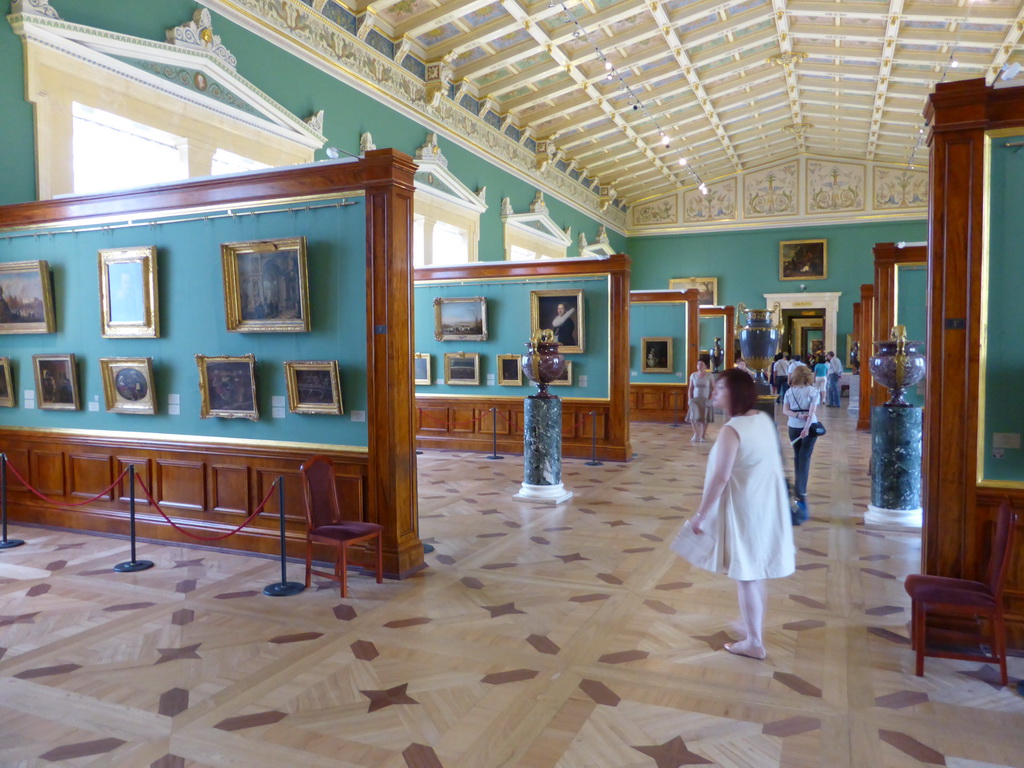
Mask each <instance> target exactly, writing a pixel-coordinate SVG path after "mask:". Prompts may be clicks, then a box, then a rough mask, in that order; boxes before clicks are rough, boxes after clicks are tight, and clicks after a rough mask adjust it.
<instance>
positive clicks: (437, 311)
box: [434, 296, 487, 341]
mask: <svg viewBox="0 0 1024 768" xmlns="http://www.w3.org/2000/svg"><path fill="white" fill-rule="evenodd" d="M445 304H479V305H480V329H481V332H480V333H445V332H444V330H443V328H442V325H441V321H442V317H441V315H442V314H443V313H444V309H443V307H444V305H445ZM434 338H435V339H436V340H437V341H487V299H485V298H484V297H483V296H466V297H457V298H449V297H445V296H438V297H437V298H435V299H434Z"/></svg>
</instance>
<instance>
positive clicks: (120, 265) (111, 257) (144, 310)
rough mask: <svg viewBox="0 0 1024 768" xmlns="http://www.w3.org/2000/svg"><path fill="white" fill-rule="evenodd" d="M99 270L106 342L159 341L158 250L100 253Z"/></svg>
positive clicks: (122, 249) (125, 250)
mask: <svg viewBox="0 0 1024 768" xmlns="http://www.w3.org/2000/svg"><path fill="white" fill-rule="evenodd" d="M99 268H100V329H101V333H102V335H103V338H105V339H152V338H156V337H158V336H159V335H160V310H159V298H158V297H159V294H158V292H157V269H156V246H152V245H150V246H146V247H142V248H108V249H104V250H101V251H100V252H99ZM108 410H109V409H108Z"/></svg>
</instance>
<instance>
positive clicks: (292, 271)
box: [220, 237, 310, 333]
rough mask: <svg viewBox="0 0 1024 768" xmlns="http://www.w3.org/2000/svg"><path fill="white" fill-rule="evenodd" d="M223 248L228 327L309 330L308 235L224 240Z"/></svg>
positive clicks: (240, 330)
mask: <svg viewBox="0 0 1024 768" xmlns="http://www.w3.org/2000/svg"><path fill="white" fill-rule="evenodd" d="M220 253H221V265H222V268H223V271H224V314H225V317H226V321H227V328H228V330H229V331H234V332H237V333H305V332H307V331H309V327H310V324H309V282H308V279H307V277H306V271H307V270H306V238H305V237H285V238H280V239H277V240H259V241H252V242H244V243H224V244H222V245H221V247H220Z"/></svg>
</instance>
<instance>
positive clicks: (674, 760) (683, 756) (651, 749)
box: [633, 736, 712, 768]
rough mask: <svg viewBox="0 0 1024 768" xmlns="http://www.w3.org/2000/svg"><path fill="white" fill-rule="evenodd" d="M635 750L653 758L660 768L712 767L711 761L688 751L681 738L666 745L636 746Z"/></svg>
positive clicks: (671, 740) (670, 740) (676, 738)
mask: <svg viewBox="0 0 1024 768" xmlns="http://www.w3.org/2000/svg"><path fill="white" fill-rule="evenodd" d="M633 749H635V750H636V751H637V752H642V753H643V754H645V755H647V756H648V757H650V758H653V759H654V762H655V764H656V765H657V766H658V768H679V767H680V766H682V765H712V761H711V760H708V759H707V758H706V757H702V756H701V755H698V754H695V753H693V752H691V751H690V750H689V749H687V748H686V744H685V742H683V740H682V739H681V738H680V737H679V736H676V737H675V738H674V739H669V740H668V741H666V742H665V743H664V744H654V745H650V746H643V747H637V746H634V747H633Z"/></svg>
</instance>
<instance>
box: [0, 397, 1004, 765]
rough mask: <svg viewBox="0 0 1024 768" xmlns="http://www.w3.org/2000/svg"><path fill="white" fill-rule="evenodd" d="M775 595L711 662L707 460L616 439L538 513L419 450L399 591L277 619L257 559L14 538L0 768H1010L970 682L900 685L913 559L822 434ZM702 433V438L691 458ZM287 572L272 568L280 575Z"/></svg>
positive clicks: (288, 604)
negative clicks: (689, 533) (135, 555)
mask: <svg viewBox="0 0 1024 768" xmlns="http://www.w3.org/2000/svg"><path fill="white" fill-rule="evenodd" d="M824 419H825V420H826V424H827V426H828V427H829V434H828V436H827V437H825V438H822V439H821V440H819V441H818V447H817V449H816V451H815V456H814V465H813V468H812V476H811V491H812V492H811V494H810V497H809V501H810V503H811V505H812V509H811V512H812V516H813V517H812V520H811V521H810V522H809V523H807V524H806V525H804V526H803V527H801V528H800V529H798V530H797V533H796V538H797V545H798V547H799V552H798V564H799V570H798V571H797V573H796V574H795V575H794V576H792V577H791V578H788V579H784V580H780V581H774V582H771V583H770V606H769V613H768V617H767V625H766V644H767V647H768V651H769V656H768V660H767V661H765V662H758V661H754V660H751V659H743V658H738V657H735V656H730V655H729V654H727V653H726V652H725V651H723V650H722V644H723V643H724V642H728V641H729V639H730V637H735V636H736V634H735V629H734V627H733V625H734V622H735V617H736V603H735V594H734V590H733V585H732V583H731V582H730V581H729V580H728V579H726V578H724V577H721V576H715V575H711V574H707V573H702V572H694V571H693V570H691V569H690V568H689V566H688V565H686V564H685V563H683V562H681V561H680V560H678V558H676V557H675V556H674V555H672V553H671V552H669V551H668V549H667V544H668V542H669V541H670V540H671V538H672V537H673V535H674V534H675V532H676V531H677V530H678V528H679V525H680V524H681V522H682V519H683V517H684V516H685V515H686V514H687V513H688V512H689V511H691V510H692V509H693V507H694V505H695V503H696V500H697V498H698V496H699V493H700V486H701V481H702V478H703V469H704V463H705V457H706V454H707V452H708V451H709V449H710V447H711V443H710V442H709V443H707V444H703V445H697V444H694V443H691V442H689V437H690V435H689V430H687V429H685V428H681V429H672V428H671V427H668V426H654V425H640V426H637V425H634V428H633V444H634V450H635V451H636V452H637V454H638V455H637V457H636V459H635V460H634V461H633V462H632V463H630V464H628V465H615V464H605V465H604V466H603V467H598V468H591V467H586V466H584V465H583V462H582V461H567V462H566V465H565V470H566V472H565V481H566V485H567V486H568V487H570V488H571V489H572V490H574V491H575V492H576V494H577V495H576V497H575V498H574V499H573V500H572V501H571V502H569V503H568V504H565V505H562V506H560V507H557V508H553V509H552V508H543V507H534V506H530V505H526V504H522V503H519V502H516V501H513V500H512V499H511V495H512V493H514V492H515V490H516V488H517V485H518V482H519V480H521V478H522V463H521V461H519V460H518V459H517V458H514V457H509V458H506V459H505V460H504V461H487V460H485V459H484V458H483V457H482V456H478V455H472V454H458V453H440V452H427V453H425V454H424V455H423V456H421V457H420V461H421V464H420V498H421V502H420V514H421V520H422V523H421V530H422V535H423V536H424V537H425V539H426V540H427V541H429V542H431V543H433V544H434V546H435V547H436V551H435V552H434V553H433V554H431V555H428V563H429V565H430V567H429V568H428V569H426V570H425V571H423V572H422V573H421V574H420V575H419V576H418V577H416V578H412V579H409V580H406V581H404V582H386V583H385V584H383V585H379V586H378V585H376V584H374V583H373V580H372V578H370V577H365V576H361V575H355V574H353V575H352V577H351V578H350V580H349V588H350V595H351V598H350V599H346V600H341V599H339V598H338V595H337V588H336V585H334V584H331V583H324V584H323V585H322V588H320V589H314V590H311V591H307V592H306V593H304V594H303V595H301V596H298V597H292V598H268V597H264V596H262V595H261V594H260V593H259V592H260V590H261V589H262V587H263V586H264V585H266V584H268V583H271V582H273V581H276V580H277V578H278V575H277V574H278V572H277V570H276V568H277V566H276V565H275V564H274V562H272V561H268V560H263V559H256V558H250V557H245V556H241V555H234V554H225V553H220V552H215V551H211V550H203V549H190V548H186V547H178V546H158V545H144V546H142V547H141V548H140V556H141V557H145V558H148V559H151V560H154V561H155V562H156V564H157V567H156V568H154V569H152V570H150V571H145V572H141V573H136V574H116V575H115V574H113V573H112V572H111V571H110V567H111V565H113V564H114V563H116V562H119V561H120V560H123V559H125V543H124V542H123V541H120V540H115V539H110V538H101V537H96V536H87V535H77V534H71V533H66V532H53V531H48V530H43V529H38V528H29V527H20V526H15V528H14V531H13V533H15V534H17V535H18V536H19V537H21V538H24V539H26V540H28V542H29V543H28V544H27V545H26V546H24V547H21V548H19V549H16V550H10V551H7V552H2V553H0V600H2V608H0V765H2V766H4V768H12V767H13V766H37V765H39V766H51V765H68V766H103V767H104V768H144V767H145V766H155V767H156V768H175V767H177V766H257V767H262V766H302V767H303V768H314V767H318V766H353V767H355V766H359V767H361V768H370V767H372V768H437V766H444V767H445V768H499V766H500V767H501V768H513V767H516V766H519V767H521V768H556V767H557V768H649V767H652V766H654V767H656V768H676V767H677V766H683V765H712V766H753V767H755V768H767V767H768V766H784V767H785V768H796V767H797V766H823V765H827V766H829V768H843V767H844V766H872V768H898V767H902V766H919V765H946V766H954V767H957V768H968V767H970V768H991V767H992V766H1022V765H1024V741H1022V737H1021V733H1022V732H1024V727H1022V726H1024V699H1021V697H1020V696H1018V695H1017V694H1016V692H1015V688H1014V687H1013V681H1015V680H1017V679H1019V678H1020V677H1021V676H1022V675H1024V660H1021V659H1011V663H1010V674H1011V677H1012V678H1013V681H1012V682H1011V687H1010V688H1002V687H1000V686H999V685H998V682H997V675H996V672H995V670H994V668H993V667H991V666H986V665H981V664H977V663H970V662H957V661H945V660H941V659H928V662H927V665H926V673H927V674H926V676H925V677H924V678H917V677H915V676H914V675H913V658H912V654H911V651H910V648H909V645H908V640H907V637H908V632H907V621H908V619H909V615H908V601H907V598H906V596H905V594H904V591H903V587H902V581H903V578H904V576H906V575H907V574H909V573H913V572H916V570H917V568H918V562H919V556H920V548H919V541H918V537H916V536H913V535H908V534H903V533H890V532H885V531H873V530H865V529H864V528H863V526H861V525H860V524H859V521H860V519H861V516H862V513H863V510H864V508H865V505H866V502H867V497H868V493H869V484H868V478H867V476H866V473H865V468H866V465H867V453H868V450H869V439H868V437H867V436H866V435H864V434H858V433H855V432H854V431H853V419H852V418H851V417H850V416H849V415H848V414H847V412H846V409H845V407H844V408H843V409H842V410H841V411H834V410H832V411H827V412H826V413H825V414H824ZM716 429H717V425H716V426H713V427H712V430H711V433H710V435H711V437H714V435H715V433H716ZM299 575H300V568H299V566H297V565H293V566H292V567H291V577H292V578H298V577H299Z"/></svg>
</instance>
